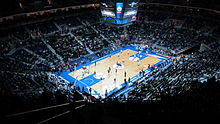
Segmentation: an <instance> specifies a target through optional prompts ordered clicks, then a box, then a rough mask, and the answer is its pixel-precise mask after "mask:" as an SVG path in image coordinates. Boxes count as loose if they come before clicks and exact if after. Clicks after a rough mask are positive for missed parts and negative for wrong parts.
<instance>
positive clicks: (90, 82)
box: [80, 74, 101, 87]
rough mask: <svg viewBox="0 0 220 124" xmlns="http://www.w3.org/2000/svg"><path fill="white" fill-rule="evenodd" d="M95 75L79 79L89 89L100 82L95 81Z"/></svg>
mask: <svg viewBox="0 0 220 124" xmlns="http://www.w3.org/2000/svg"><path fill="white" fill-rule="evenodd" d="M94 75H95V74H91V75H89V76H87V77H85V78H83V79H81V80H80V81H81V82H84V83H85V84H87V85H88V86H89V87H91V86H92V85H94V84H96V83H98V82H99V81H101V80H100V79H96V78H94Z"/></svg>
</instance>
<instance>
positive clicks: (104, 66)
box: [69, 49, 161, 94]
mask: <svg viewBox="0 0 220 124" xmlns="http://www.w3.org/2000/svg"><path fill="white" fill-rule="evenodd" d="M136 53H137V52H136V51H133V50H130V49H127V50H124V51H122V52H120V53H119V54H115V55H112V56H111V57H108V58H106V59H103V60H101V61H98V62H97V63H96V64H95V63H93V64H91V65H89V66H87V68H88V70H89V73H86V74H84V76H82V73H83V72H84V70H83V69H79V70H76V71H74V72H71V73H70V74H69V75H70V76H72V77H73V78H76V79H77V80H81V79H82V78H85V77H87V76H89V75H91V74H93V73H94V72H96V74H98V73H102V74H104V75H105V76H106V77H105V79H103V80H101V81H100V82H98V83H96V84H94V85H92V86H91V88H92V89H94V90H96V91H97V92H99V93H101V94H105V92H106V90H107V91H108V92H109V91H111V90H113V89H114V88H115V87H118V86H119V85H121V84H122V83H124V79H125V72H126V80H128V78H129V77H130V78H132V77H134V76H135V75H137V74H139V72H140V71H141V70H145V69H147V68H148V64H150V65H154V64H156V63H157V62H159V61H161V59H158V58H155V57H153V56H148V57H146V58H144V59H142V60H140V64H139V66H138V62H137V61H131V60H129V57H130V56H132V55H134V54H136ZM123 60H124V62H122V61H123ZM117 62H118V63H121V64H123V65H124V68H123V69H117V73H116V69H115V68H113V66H114V65H115V64H116V63H117ZM109 67H110V68H111V71H110V73H109V74H108V69H109ZM114 79H116V82H115V81H114Z"/></svg>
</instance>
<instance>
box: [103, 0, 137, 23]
mask: <svg viewBox="0 0 220 124" xmlns="http://www.w3.org/2000/svg"><path fill="white" fill-rule="evenodd" d="M138 3H139V0H101V1H100V8H101V14H102V21H104V22H106V23H111V24H116V25H124V24H128V23H132V22H134V21H136V15H137V11H138Z"/></svg>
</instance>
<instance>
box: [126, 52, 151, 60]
mask: <svg viewBox="0 0 220 124" xmlns="http://www.w3.org/2000/svg"><path fill="white" fill-rule="evenodd" d="M140 55H141V56H142V57H140ZM130 57H138V58H139V59H140V60H143V59H145V58H146V57H148V55H146V54H144V53H141V54H139V53H136V54H134V55H132V56H130Z"/></svg>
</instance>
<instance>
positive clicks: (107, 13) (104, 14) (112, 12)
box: [101, 10, 115, 18]
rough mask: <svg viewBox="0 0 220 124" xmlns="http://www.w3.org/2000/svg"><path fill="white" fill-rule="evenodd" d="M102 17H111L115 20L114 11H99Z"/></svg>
mask: <svg viewBox="0 0 220 124" xmlns="http://www.w3.org/2000/svg"><path fill="white" fill-rule="evenodd" d="M101 13H102V16H107V17H113V18H115V13H114V11H110V10H101Z"/></svg>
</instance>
